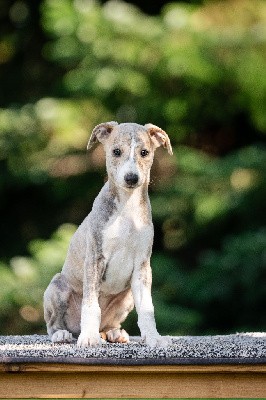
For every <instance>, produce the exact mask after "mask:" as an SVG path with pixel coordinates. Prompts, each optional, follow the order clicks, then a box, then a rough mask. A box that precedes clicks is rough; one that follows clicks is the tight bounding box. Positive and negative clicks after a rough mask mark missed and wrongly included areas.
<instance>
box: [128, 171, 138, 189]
mask: <svg viewBox="0 0 266 400" xmlns="http://www.w3.org/2000/svg"><path fill="white" fill-rule="evenodd" d="M138 180H139V177H138V175H137V174H132V173H129V174H126V175H125V182H126V184H127V185H129V186H134V185H136V183H138Z"/></svg>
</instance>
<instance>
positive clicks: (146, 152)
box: [140, 149, 149, 157]
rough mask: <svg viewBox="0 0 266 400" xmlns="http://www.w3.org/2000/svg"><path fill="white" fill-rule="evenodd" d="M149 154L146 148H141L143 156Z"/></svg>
mask: <svg viewBox="0 0 266 400" xmlns="http://www.w3.org/2000/svg"><path fill="white" fill-rule="evenodd" d="M148 154H149V152H148V150H146V149H144V150H141V152H140V155H141V157H146V156H147V155H148Z"/></svg>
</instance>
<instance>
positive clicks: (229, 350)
mask: <svg viewBox="0 0 266 400" xmlns="http://www.w3.org/2000/svg"><path fill="white" fill-rule="evenodd" d="M171 341H172V343H171V345H170V346H168V347H167V348H153V349H152V348H150V347H148V346H147V345H144V344H142V343H141V341H140V338H138V337H132V338H131V342H130V343H129V344H118V343H117V344H111V343H106V344H103V345H102V346H101V347H96V348H86V349H80V348H78V347H77V346H76V342H73V343H71V344H52V343H51V342H50V340H49V338H48V336H45V335H31V336H0V363H5V364H6V363H13V362H16V363H20V362H21V363H22V362H49V363H61V362H64V363H77V364H117V365H147V364H153V365H154V364H168V365H171V364H197V365H200V364H221V363H222V364H225V363H229V364H243V363H246V364H262V363H266V333H258V332H257V333H241V334H235V335H221V336H175V337H171Z"/></svg>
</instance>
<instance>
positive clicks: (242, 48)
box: [0, 0, 266, 335]
mask: <svg viewBox="0 0 266 400" xmlns="http://www.w3.org/2000/svg"><path fill="white" fill-rule="evenodd" d="M142 7H144V8H143V10H140V9H138V8H137V7H136V6H133V5H132V4H130V3H123V2H106V3H105V4H104V5H101V4H100V3H97V2H92V1H85V0H76V1H69V0H66V1H53V0H45V1H34V2H31V1H26V0H17V1H3V0H2V1H0V17H1V23H0V32H1V37H0V79H1V83H0V88H1V91H0V106H1V110H0V191H1V192H0V208H1V219H0V221H1V222H0V223H1V229H0V333H1V334H26V333H40V332H45V327H44V323H43V317H42V295H43V291H44V289H45V288H46V286H47V285H48V282H49V281H50V279H51V277H52V276H53V274H54V273H56V272H57V271H59V270H60V269H61V267H62V264H63V262H64V258H65V254H66V250H67V245H68V242H69V239H70V237H71V235H72V234H73V232H74V231H75V228H76V226H77V225H78V224H79V223H81V221H82V220H83V218H84V217H85V216H86V215H87V213H88V212H89V211H90V208H91V205H92V202H93V199H94V198H95V196H96V195H97V193H98V191H99V189H100V188H101V186H102V184H103V182H104V179H105V167H104V155H103V152H102V149H101V147H98V148H96V149H95V150H94V151H93V152H92V153H90V154H87V153H86V143H87V140H88V138H89V135H90V132H91V130H92V129H93V127H94V126H95V125H96V124H98V123H100V122H103V121H108V120H117V121H118V122H125V121H135V122H138V123H140V124H145V123H148V122H151V123H154V124H156V125H158V126H160V127H161V128H163V129H164V130H165V131H166V132H167V133H168V134H169V136H170V138H171V142H172V144H173V149H174V156H173V157H170V156H169V155H168V154H167V153H166V152H165V151H163V150H161V149H160V150H158V151H157V153H156V160H155V163H154V166H153V170H152V181H151V185H150V197H151V202H152V207H153V219H154V225H155V243H154V251H153V257H152V266H153V298H154V304H155V310H156V318H157V324H158V329H159V330H160V331H161V332H162V333H165V334H175V335H178V334H206V333H212V334H215V333H227V332H236V331H246V330H251V331H255V330H258V331H261V330H265V329H266V319H265V307H266V304H265V303H266V302H265V298H266V286H265V281H266V272H265V271H266V269H265V261H266V252H265V243H266V229H265V191H266V189H265V169H266V163H265V161H266V156H265V155H266V152H265V131H266V113H265V103H266V101H265V100H266V74H265V70H266V61H265V60H266V54H265V42H266V31H265V26H266V21H265V15H266V13H265V7H266V4H265V2H264V1H254V0H243V1H242V0H226V1H205V2H200V1H198V2H187V3H178V2H176V3H171V4H163V2H156V6H155V5H154V4H153V3H152V2H150V3H149V2H145V6H144V5H142ZM144 12H146V14H144ZM121 267H122V266H121ZM125 326H126V327H127V328H128V329H129V332H130V334H136V333H138V330H137V326H136V316H135V314H134V313H133V314H132V315H131V316H130V317H129V319H128V321H127V322H126V324H125Z"/></svg>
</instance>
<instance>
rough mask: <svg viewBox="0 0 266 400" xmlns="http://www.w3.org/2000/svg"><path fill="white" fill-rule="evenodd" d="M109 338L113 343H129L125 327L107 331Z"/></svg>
mask: <svg viewBox="0 0 266 400" xmlns="http://www.w3.org/2000/svg"><path fill="white" fill-rule="evenodd" d="M106 336H107V340H108V342H111V343H129V336H128V333H127V332H126V331H125V329H118V328H114V329H110V330H109V331H108V332H106Z"/></svg>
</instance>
